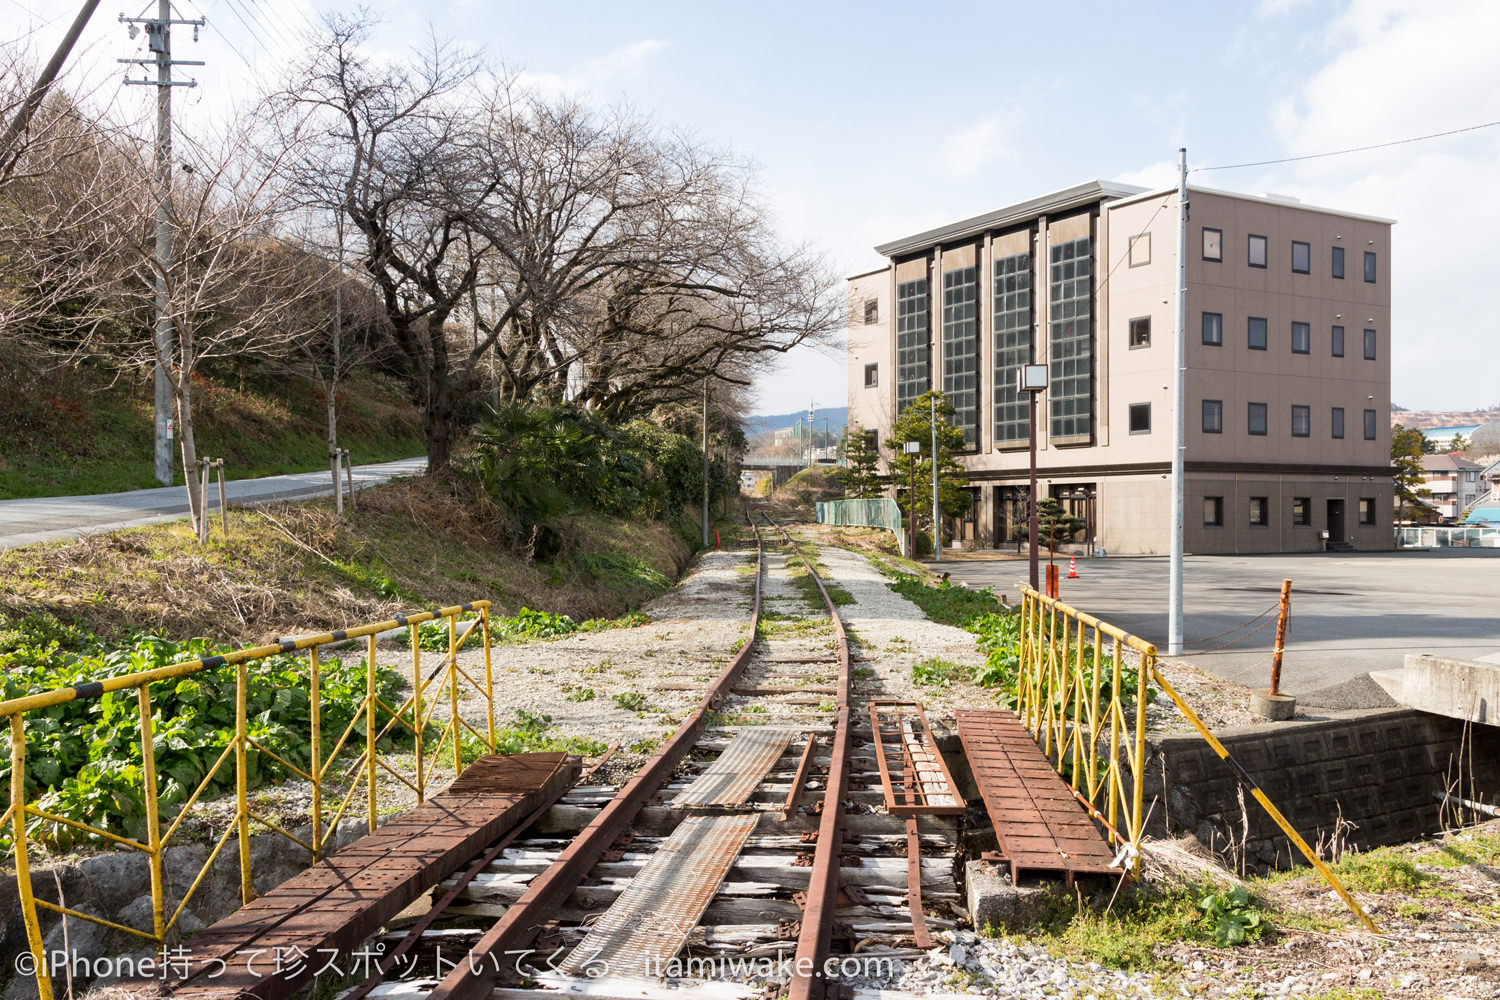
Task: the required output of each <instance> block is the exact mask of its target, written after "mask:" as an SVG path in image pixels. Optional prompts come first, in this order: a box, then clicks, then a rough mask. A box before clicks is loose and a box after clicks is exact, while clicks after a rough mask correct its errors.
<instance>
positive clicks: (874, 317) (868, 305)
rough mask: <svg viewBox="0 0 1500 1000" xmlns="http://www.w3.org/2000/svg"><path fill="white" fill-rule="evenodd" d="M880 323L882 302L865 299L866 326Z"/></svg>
mask: <svg viewBox="0 0 1500 1000" xmlns="http://www.w3.org/2000/svg"><path fill="white" fill-rule="evenodd" d="M879 322H880V300H879V299H865V326H872V325H874V324H876V323H879Z"/></svg>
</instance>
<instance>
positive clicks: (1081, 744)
mask: <svg viewBox="0 0 1500 1000" xmlns="http://www.w3.org/2000/svg"><path fill="white" fill-rule="evenodd" d="M1020 614H1021V655H1020V678H1019V681H1018V692H1019V693H1018V696H1017V702H1016V714H1017V715H1018V716H1020V718H1021V721H1022V722H1023V723H1024V724H1025V725H1026V727H1027V729H1028V730H1030V732H1031V735H1032V736H1033V737H1034V738H1035V739H1036V741H1037V743H1038V744H1039V745H1040V746H1041V748H1042V752H1043V753H1045V754H1047V756H1048V757H1049V758H1050V759H1051V760H1052V765H1053V767H1055V768H1056V769H1057V770H1058V772H1059V773H1064V772H1065V770H1066V769H1065V767H1064V762H1067V764H1069V765H1071V768H1070V769H1071V772H1072V773H1071V775H1069V784H1070V785H1071V786H1072V788H1073V793H1074V794H1075V795H1076V796H1078V798H1079V799H1080V800H1081V801H1082V802H1083V804H1084V806H1085V807H1086V808H1087V809H1088V810H1089V812H1090V813H1091V814H1092V815H1095V816H1098V815H1100V814H1105V815H1107V816H1108V823H1107V828H1108V829H1109V831H1110V840H1111V842H1115V841H1117V840H1118V839H1120V838H1117V837H1116V835H1115V831H1117V830H1118V831H1120V834H1121V835H1122V837H1123V839H1124V841H1125V843H1126V845H1127V846H1128V847H1129V849H1130V857H1131V867H1132V871H1134V872H1136V873H1139V870H1140V843H1141V837H1142V835H1143V834H1144V830H1145V822H1146V817H1145V775H1146V766H1145V759H1146V705H1147V704H1148V702H1149V700H1150V698H1149V690H1150V688H1151V685H1152V684H1153V683H1154V684H1156V686H1157V687H1158V688H1160V689H1161V691H1162V692H1163V693H1165V694H1166V695H1167V697H1169V698H1171V699H1172V701H1173V703H1174V704H1175V705H1176V706H1177V708H1178V710H1179V711H1180V712H1182V715H1183V717H1184V718H1185V719H1187V721H1188V722H1189V723H1190V724H1191V725H1192V726H1193V728H1194V729H1195V730H1197V732H1198V735H1200V736H1202V737H1203V739H1204V740H1205V741H1207V743H1208V745H1209V746H1210V747H1212V748H1213V751H1214V753H1216V754H1218V755H1219V757H1221V758H1222V759H1223V760H1224V761H1225V763H1227V764H1229V766H1230V767H1231V768H1233V769H1234V772H1235V775H1236V776H1237V777H1238V778H1239V780H1240V781H1241V782H1242V783H1243V784H1244V785H1246V786H1248V787H1249V789H1250V794H1251V795H1252V796H1253V797H1254V799H1255V801H1257V802H1259V803H1260V804H1261V806H1262V808H1264V809H1265V810H1266V813H1267V814H1268V815H1269V816H1270V817H1271V819H1272V820H1273V821H1275V823H1276V825H1277V826H1279V827H1280V828H1281V831H1282V832H1283V833H1285V834H1286V836H1287V839H1288V840H1290V841H1291V842H1292V843H1293V844H1294V845H1295V846H1296V847H1297V849H1298V850H1299V851H1301V852H1302V855H1303V856H1304V857H1305V858H1307V860H1308V862H1309V863H1310V864H1311V865H1312V866H1313V867H1314V868H1315V869H1317V871H1318V874H1319V875H1321V876H1322V877H1323V879H1324V880H1325V881H1326V882H1327V883H1328V884H1329V885H1330V886H1332V887H1333V890H1334V891H1335V892H1336V893H1338V895H1339V897H1340V898H1341V899H1342V900H1343V901H1344V903H1345V904H1346V905H1347V906H1348V907H1349V909H1350V910H1352V911H1353V912H1354V914H1355V916H1357V917H1358V918H1359V920H1360V922H1361V923H1363V924H1364V925H1365V927H1367V928H1369V929H1370V930H1371V931H1373V932H1375V933H1377V934H1378V933H1380V929H1379V928H1378V927H1376V926H1375V922H1374V921H1373V920H1371V919H1370V916H1369V914H1367V913H1366V912H1365V911H1364V908H1363V907H1361V906H1360V905H1359V902H1358V900H1356V899H1355V898H1354V896H1353V895H1351V894H1350V892H1349V890H1348V889H1346V888H1345V887H1344V885H1343V883H1341V882H1340V881H1339V880H1338V876H1336V875H1334V873H1333V871H1332V870H1331V869H1330V868H1329V867H1328V866H1327V865H1326V864H1324V863H1323V860H1322V859H1321V858H1319V857H1318V856H1317V854H1316V852H1314V851H1313V850H1312V848H1311V847H1309V846H1308V844H1307V841H1306V840H1304V839H1303V838H1302V837H1301V836H1300V835H1298V833H1297V831H1296V830H1294V829H1292V825H1291V824H1290V823H1288V822H1287V819H1286V817H1285V816H1283V815H1282V814H1281V811H1280V810H1279V809H1277V808H1276V807H1275V806H1274V805H1272V804H1271V800H1270V799H1269V798H1267V797H1266V794H1265V792H1263V791H1261V790H1260V787H1259V786H1258V785H1257V784H1256V783H1255V780H1254V779H1253V778H1251V777H1250V774H1249V773H1248V772H1247V771H1246V770H1245V769H1244V768H1243V767H1241V766H1240V763H1239V762H1238V761H1237V760H1235V759H1234V757H1233V756H1231V755H1230V753H1229V751H1228V749H1227V748H1225V746H1224V744H1223V743H1221V742H1220V741H1219V740H1218V739H1217V738H1216V737H1215V736H1214V734H1213V733H1211V732H1209V730H1208V727H1207V726H1205V725H1204V724H1203V721H1202V720H1201V719H1199V718H1198V714H1197V713H1196V712H1194V711H1193V709H1192V708H1191V706H1189V705H1188V704H1187V702H1185V701H1183V699H1182V696H1181V695H1179V694H1178V693H1177V691H1176V690H1175V689H1174V688H1173V687H1172V685H1171V684H1169V683H1168V682H1167V679H1166V678H1165V677H1163V676H1162V673H1161V669H1160V666H1159V664H1158V662H1157V655H1156V647H1155V646H1154V645H1152V644H1151V643H1149V642H1146V641H1145V640H1143V639H1139V638H1137V637H1136V636H1133V635H1131V634H1130V633H1128V632H1125V631H1124V630H1122V629H1118V628H1116V627H1115V626H1113V625H1111V624H1109V623H1108V622H1105V621H1101V620H1099V619H1098V618H1095V617H1094V616H1093V615H1089V614H1085V613H1084V612H1082V611H1079V610H1077V609H1076V608H1072V607H1069V606H1068V605H1066V604H1064V603H1062V602H1061V601H1059V600H1056V599H1055V598H1051V597H1047V596H1046V595H1045V594H1041V593H1038V592H1037V591H1035V590H1032V589H1031V588H1030V587H1023V588H1022V591H1021V611H1020ZM1106 638H1107V639H1108V640H1109V643H1110V653H1109V656H1108V657H1107V658H1106V657H1104V641H1105V639H1106ZM1127 650H1128V651H1129V652H1130V653H1132V654H1134V655H1133V660H1134V662H1133V663H1131V664H1128V665H1127V664H1126V663H1125V658H1126V657H1125V653H1126V651H1127ZM1105 659H1107V660H1108V661H1109V663H1108V669H1109V677H1110V684H1109V698H1108V701H1107V703H1103V702H1102V698H1103V695H1102V691H1101V688H1100V684H1101V680H1100V675H1101V673H1102V672H1103V669H1104V661H1105ZM1127 679H1129V680H1133V681H1134V682H1135V694H1134V697H1133V698H1129V699H1126V698H1123V697H1122V694H1121V693H1122V690H1123V687H1124V682H1125V681H1126V680H1127ZM1085 690H1087V697H1085ZM1101 709H1102V714H1101ZM1070 713H1071V714H1070ZM1132 715H1133V716H1134V718H1133V719H1132V718H1131V716H1132ZM1101 770H1102V774H1101V773H1100V772H1101ZM1080 771H1083V774H1084V777H1085V779H1086V780H1085V781H1084V782H1083V785H1084V789H1083V790H1080V788H1079V784H1080V782H1079V776H1080ZM1101 791H1102V792H1104V793H1105V796H1106V799H1107V801H1106V803H1105V809H1103V810H1101V809H1100V808H1099V803H1098V797H1099V794H1100V792H1101ZM1126 793H1128V801H1126V799H1127V794H1126ZM1122 803H1123V806H1122ZM1122 807H1123V808H1124V810H1125V822H1124V823H1123V824H1121V823H1120V822H1119V819H1118V816H1119V811H1120V809H1121V808H1122Z"/></svg>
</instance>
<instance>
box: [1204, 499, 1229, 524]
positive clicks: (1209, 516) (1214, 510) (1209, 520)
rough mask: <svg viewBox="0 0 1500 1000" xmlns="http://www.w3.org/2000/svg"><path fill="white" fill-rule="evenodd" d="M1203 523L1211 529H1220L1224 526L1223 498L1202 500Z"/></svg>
mask: <svg viewBox="0 0 1500 1000" xmlns="http://www.w3.org/2000/svg"><path fill="white" fill-rule="evenodd" d="M1203 523H1204V524H1205V525H1212V526H1213V527H1220V526H1222V525H1223V524H1224V498H1223V497H1204V498H1203Z"/></svg>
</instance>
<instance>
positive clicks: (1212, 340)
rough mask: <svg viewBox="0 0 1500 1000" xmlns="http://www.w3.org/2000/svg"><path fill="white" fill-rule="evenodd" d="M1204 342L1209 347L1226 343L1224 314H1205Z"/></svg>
mask: <svg viewBox="0 0 1500 1000" xmlns="http://www.w3.org/2000/svg"><path fill="white" fill-rule="evenodd" d="M1203 342H1204V343H1205V344H1207V345H1208V346H1209V347H1222V346H1223V345H1224V314H1223V313H1204V314H1203Z"/></svg>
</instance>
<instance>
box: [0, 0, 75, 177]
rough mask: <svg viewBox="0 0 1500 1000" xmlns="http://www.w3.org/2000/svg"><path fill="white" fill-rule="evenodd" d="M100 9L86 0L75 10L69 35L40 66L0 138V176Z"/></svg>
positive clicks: (69, 27)
mask: <svg viewBox="0 0 1500 1000" xmlns="http://www.w3.org/2000/svg"><path fill="white" fill-rule="evenodd" d="M98 6H99V0H88V2H87V3H85V4H84V5H83V7H82V9H80V10H79V11H78V16H77V17H75V18H73V23H72V24H71V25H69V26H68V33H67V34H65V35H63V40H62V41H61V42H59V43H58V45H57V50H56V51H54V52H53V53H52V58H51V59H48V60H47V65H46V66H43V67H42V72H41V73H40V75H38V76H37V78H36V83H35V84H33V85H32V87H31V91H30V93H28V94H27V95H26V100H25V101H24V102H23V103H22V104H21V110H20V111H17V112H16V116H15V117H14V118H12V119H11V120H10V125H9V126H8V127H7V128H6V130H5V136H4V138H0V174H8V173H10V168H11V167H12V166H13V165H14V163H15V159H16V157H15V155H14V149H15V144H16V140H17V139H19V138H20V137H21V133H22V132H24V131H25V130H26V126H27V125H28V124H29V123H30V122H31V116H32V115H34V114H36V109H37V108H39V107H41V106H42V101H43V99H45V98H46V96H47V91H49V90H51V89H52V82H53V81H54V80H56V79H57V74H58V73H60V72H61V71H62V66H63V63H64V62H65V61H66V60H67V58H68V53H69V52H72V51H73V44H74V43H75V42H77V41H78V36H79V35H81V34H83V29H84V26H85V25H87V24H88V23H89V18H91V17H93V16H94V8H96V7H98Z"/></svg>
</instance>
